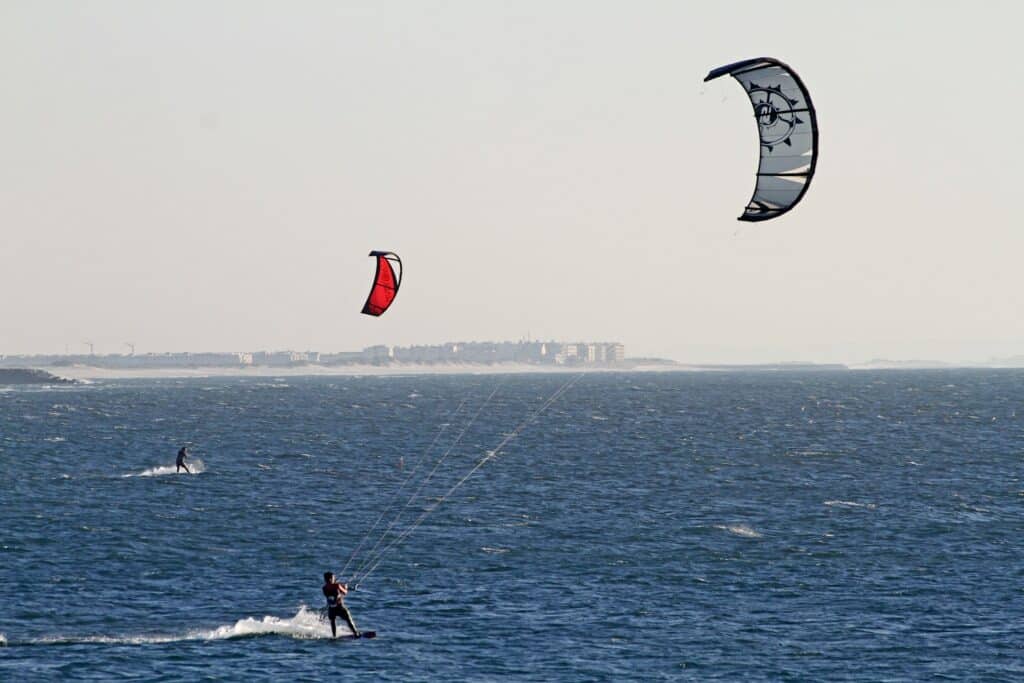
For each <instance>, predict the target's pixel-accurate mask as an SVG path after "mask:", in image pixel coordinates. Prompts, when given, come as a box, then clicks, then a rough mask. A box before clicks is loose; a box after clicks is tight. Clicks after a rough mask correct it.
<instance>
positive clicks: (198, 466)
mask: <svg viewBox="0 0 1024 683" xmlns="http://www.w3.org/2000/svg"><path fill="white" fill-rule="evenodd" d="M188 468H189V470H191V472H184V471H182V472H178V471H177V469H178V468H177V467H176V466H174V465H162V466H160V467H151V468H149V469H148V470H143V471H141V472H129V473H128V474H122V475H121V476H122V477H162V476H164V475H167V474H202V473H203V472H205V471H206V465H204V464H203V461H202V460H200V459H199V458H190V459H189V461H188Z"/></svg>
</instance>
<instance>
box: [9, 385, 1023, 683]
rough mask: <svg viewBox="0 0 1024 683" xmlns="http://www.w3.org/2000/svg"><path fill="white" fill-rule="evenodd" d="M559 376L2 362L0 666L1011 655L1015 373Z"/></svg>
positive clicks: (591, 664)
mask: <svg viewBox="0 0 1024 683" xmlns="http://www.w3.org/2000/svg"><path fill="white" fill-rule="evenodd" d="M571 379H573V376H571V375H543V374H537V375H505V376H502V375H460V376H408V377H329V378H327V377H310V378H295V377H289V378H286V379H285V378H281V379H256V378H211V379H187V380H132V381H104V382H98V383H95V384H92V385H88V386H78V387H60V388H45V389H44V388H25V389H12V390H5V391H0V465H2V468H3V472H2V478H0V633H2V634H3V636H2V641H0V644H2V642H6V647H0V679H3V680H12V681H22V680H37V679H62V680H97V679H98V680H109V679H113V678H118V679H128V680H133V679H134V680H190V681H191V680H224V679H235V680H239V679H247V680H317V679H349V678H350V679H355V680H373V681H423V680H445V681H447V680H488V681H490V680H510V679H514V680H536V681H581V680H643V681H656V680H672V681H674V680H686V679H693V680H716V679H717V680H730V681H732V680H908V679H918V680H920V679H930V680H933V679H938V680H983V679H988V680H1013V679H1016V680H1021V679H1022V678H1024V551H1022V549H1021V547H1022V543H1021V536H1022V531H1024V522H1022V519H1024V516H1022V513H1024V481H1022V475H1024V466H1022V463H1024V459H1022V455H1024V373H1022V372H1019V371H1009V370H1007V371H981V370H978V371H974V370H950V371H915V372H902V371H885V372H823V373H764V374H743V373H721V374H719V373H649V374H626V373H607V374H587V375H585V376H582V377H579V378H578V381H577V382H576V383H575V384H574V385H572V386H569V387H566V382H567V381H569V380H571ZM560 389H566V391H565V393H564V394H563V395H561V396H560V397H559V398H557V400H555V401H554V402H553V403H551V405H550V407H549V408H548V409H547V410H546V411H545V412H543V413H542V414H540V415H539V416H537V418H536V419H535V420H534V421H533V422H532V423H530V424H529V425H528V426H526V428H525V429H523V430H522V432H521V433H519V434H518V436H516V437H515V438H513V439H511V440H509V441H507V444H506V445H505V446H504V447H503V448H502V449H501V450H500V451H499V452H498V453H497V454H496V455H494V456H493V457H492V458H490V459H489V460H486V461H485V462H484V464H483V465H482V466H481V467H480V469H479V470H478V471H476V472H475V473H474V474H473V475H472V476H471V477H470V478H469V479H467V480H465V483H464V484H463V485H462V486H461V487H459V488H457V489H456V490H455V492H454V493H453V494H452V495H451V496H450V497H449V498H447V499H445V500H444V501H443V504H441V505H439V506H437V507H436V508H434V509H433V512H430V513H429V514H427V515H426V516H425V517H423V518H422V524H421V525H420V526H418V527H416V528H414V529H412V531H411V533H409V535H408V536H407V537H406V538H405V540H404V542H402V543H399V544H397V545H395V546H394V547H392V548H391V550H390V551H389V552H387V553H386V554H385V555H384V556H383V557H381V558H380V559H381V561H380V564H379V566H377V568H376V569H375V570H374V571H373V573H371V574H370V575H369V576H366V577H365V578H364V579H363V580H362V581H361V583H360V586H359V587H358V589H357V590H355V591H354V592H353V593H352V594H351V595H350V597H349V599H348V604H349V607H350V609H351V610H352V613H353V615H354V617H355V619H356V621H357V623H358V624H359V625H360V627H361V628H364V629H375V630H377V631H378V632H379V637H378V638H377V639H376V640H360V641H330V640H328V639H327V635H328V628H327V626H325V625H324V624H323V623H322V622H320V621H319V617H318V611H319V608H320V606H321V602H322V597H321V596H320V590H319V589H320V584H321V576H320V575H321V574H322V572H324V571H325V570H328V569H332V570H334V571H338V572H340V570H341V569H342V567H343V566H344V565H345V563H346V560H347V559H348V558H349V557H350V555H351V554H352V552H353V550H355V549H356V548H357V546H358V545H359V543H360V540H361V539H363V538H364V536H366V533H367V531H368V530H369V529H370V528H371V526H372V525H373V523H374V521H375V520H377V519H378V518H380V517H381V515H382V513H385V514H384V520H385V523H383V524H381V525H379V526H378V527H377V529H376V530H375V532H374V533H373V534H370V535H369V536H368V537H367V539H368V540H367V543H365V544H364V545H363V547H362V548H361V549H360V550H359V552H358V553H356V556H355V559H354V561H353V562H352V564H351V565H350V568H349V570H348V571H347V573H349V574H350V573H351V568H352V567H357V566H359V565H360V564H362V563H365V562H367V561H369V560H371V559H372V557H371V553H369V552H368V551H369V549H370V548H371V547H372V545H373V544H374V543H375V542H376V540H377V539H379V538H380V534H381V532H383V530H384V529H385V528H386V527H387V525H386V520H389V519H391V517H389V516H388V515H387V514H386V513H388V512H389V511H390V512H397V511H398V510H399V509H402V507H403V506H404V505H405V503H406V502H407V501H408V500H409V497H410V496H411V494H412V493H413V492H414V491H415V490H416V488H417V487H419V486H421V485H422V491H421V495H420V496H419V497H417V498H415V499H413V500H412V502H411V503H410V504H409V506H408V507H407V508H405V510H404V513H405V514H404V515H403V517H402V518H400V519H399V521H398V522H397V523H396V524H395V525H394V526H393V527H392V531H391V534H389V535H388V536H387V538H386V539H385V541H384V543H383V544H382V545H381V546H380V547H383V546H385V545H387V544H388V543H390V541H389V540H387V539H394V538H395V534H396V533H400V532H402V530H405V529H409V528H410V527H409V523H411V522H413V521H414V520H416V519H417V518H419V516H420V515H421V514H422V513H423V512H424V511H430V510H431V507H432V506H434V505H435V504H436V503H438V502H439V501H441V499H442V497H443V496H444V494H445V492H446V491H448V490H449V489H450V488H451V487H452V486H453V485H455V484H456V483H457V482H458V481H459V480H460V479H461V478H462V477H463V476H465V475H466V474H467V473H468V472H469V471H470V470H471V469H472V468H473V467H474V466H475V465H477V464H479V463H480V462H481V460H483V459H485V458H487V456H488V453H489V451H493V450H494V449H495V448H496V447H498V446H499V444H501V443H502V441H503V440H504V439H506V437H507V436H508V435H509V434H510V433H511V432H513V431H514V430H516V428H517V427H519V426H521V425H522V423H523V421H524V419H527V418H528V417H529V416H530V415H531V414H534V413H535V411H537V410H538V409H539V408H540V407H542V406H543V405H544V403H545V401H546V400H547V399H549V398H550V397H551V396H552V395H553V394H555V393H556V392H557V391H559V390H560ZM1018 412H1020V413H1021V414H1020V415H1018ZM186 442H188V443H191V444H192V448H193V455H194V457H195V458H197V459H198V462H195V463H194V464H196V465H198V468H197V469H198V470H199V472H198V473H197V474H193V475H185V474H181V475H178V474H174V473H173V464H174V455H175V452H176V451H177V449H178V447H179V446H180V445H182V444H183V443H186ZM431 444H433V447H432V448H431ZM442 456H444V457H443V459H442ZM438 463H439V464H438ZM435 466H436V472H435V474H434V476H433V477H432V478H431V479H430V480H429V481H426V483H425V484H422V482H423V481H424V476H425V474H426V473H427V472H429V471H430V470H431V469H433V468H434V467H435ZM393 501H394V502H395V504H394V505H392V506H390V507H389V503H391V502H393Z"/></svg>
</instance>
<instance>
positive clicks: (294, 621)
mask: <svg viewBox="0 0 1024 683" xmlns="http://www.w3.org/2000/svg"><path fill="white" fill-rule="evenodd" d="M338 631H339V634H338V635H351V634H350V633H349V631H348V630H347V629H346V628H345V626H344V625H343V624H338ZM270 635H277V636H286V637H289V638H299V639H303V640H308V639H328V638H330V637H331V627H330V624H327V623H325V622H324V621H323V620H322V619H321V618H320V612H319V611H315V610H310V609H308V608H307V607H306V606H305V605H302V606H300V607H299V611H298V612H296V613H295V615H294V616H292V617H274V616H265V617H263V618H261V619H256V618H254V617H246V618H245V619H239V620H238V621H236V622H235V623H234V624H225V625H224V626H218V627H217V628H214V629H195V630H191V631H186V632H185V633H181V634H141V633H140V634H137V635H120V636H117V635H113V636H107V635H99V636H50V637H46V638H41V639H39V640H36V641H32V642H33V643H36V644H43V645H80V644H89V643H97V644H101V645H148V644H160V643H178V642H184V641H197V640H200V641H201V640H229V639H232V638H249V637H254V636H270ZM0 637H2V635H0ZM3 642H4V643H6V641H3Z"/></svg>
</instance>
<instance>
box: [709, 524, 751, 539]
mask: <svg viewBox="0 0 1024 683" xmlns="http://www.w3.org/2000/svg"><path fill="white" fill-rule="evenodd" d="M715 528H716V529H721V530H722V531H728V532H729V533H730V534H736V535H737V536H743V537H744V538H761V536H762V535H763V534H761V533H760V532H758V531H754V530H753V529H751V528H750V527H749V526H747V525H746V524H716V525H715Z"/></svg>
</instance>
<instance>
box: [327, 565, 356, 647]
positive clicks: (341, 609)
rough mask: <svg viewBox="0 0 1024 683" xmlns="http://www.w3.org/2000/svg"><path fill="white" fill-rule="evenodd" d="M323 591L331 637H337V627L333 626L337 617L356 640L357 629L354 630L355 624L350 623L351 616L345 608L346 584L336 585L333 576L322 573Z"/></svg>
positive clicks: (329, 573)
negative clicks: (346, 625)
mask: <svg viewBox="0 0 1024 683" xmlns="http://www.w3.org/2000/svg"><path fill="white" fill-rule="evenodd" d="M323 591H324V597H326V598H327V618H328V619H330V620H331V635H332V636H333V637H335V638H337V637H338V627H337V626H336V625H335V623H334V620H335V619H337V618H338V617H344V619H345V621H346V623H348V627H349V628H350V629H351V630H352V635H353V636H355V637H356V638H358V637H359V629H357V628H356V622H354V621H352V615H351V614H349V612H348V608H347V607H345V596H346V595H348V584H347V583H338V581H337V580H336V579H335V578H334V574H332V573H331V572H324V587H323Z"/></svg>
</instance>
